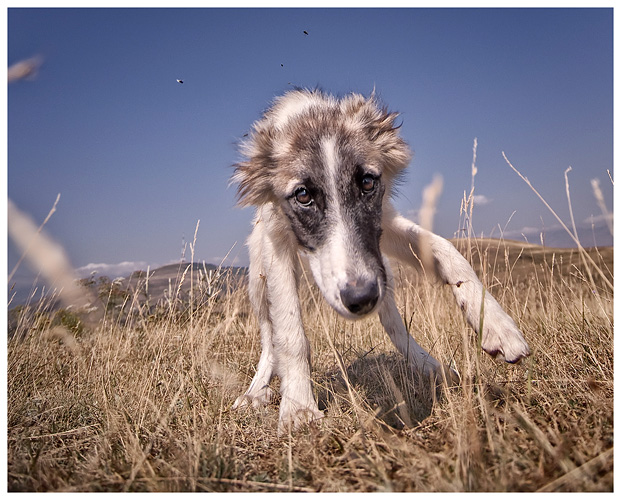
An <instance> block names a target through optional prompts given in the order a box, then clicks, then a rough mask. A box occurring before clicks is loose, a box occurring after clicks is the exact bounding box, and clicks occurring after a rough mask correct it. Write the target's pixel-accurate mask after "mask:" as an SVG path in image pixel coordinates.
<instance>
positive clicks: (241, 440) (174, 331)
mask: <svg viewBox="0 0 621 500" xmlns="http://www.w3.org/2000/svg"><path fill="white" fill-rule="evenodd" d="M457 246H458V247H462V248H460V250H462V252H463V253H464V254H465V255H466V256H467V257H468V258H469V259H470V260H471V262H472V263H473V265H474V267H475V268H476V269H477V271H478V272H479V276H480V277H481V279H482V281H483V282H484V284H485V285H486V287H487V289H488V291H489V292H491V293H492V294H493V295H494V296H495V297H496V298H497V299H498V301H499V302H500V303H501V304H502V305H503V306H504V307H505V309H506V310H507V311H508V312H509V313H510V314H511V315H512V317H513V318H514V319H515V320H516V322H517V323H518V325H519V326H520V327H521V329H522V331H523V332H524V334H525V336H526V339H527V341H528V342H529V344H530V346H531V350H532V356H531V357H530V358H528V359H526V360H525V361H523V362H522V363H521V364H519V365H515V366H514V365H508V364H505V363H502V362H498V361H495V360H492V359H491V358H489V357H488V356H487V355H485V354H483V353H480V352H478V350H477V347H476V338H475V335H474V334H473V333H472V331H471V330H470V329H469V328H468V326H467V325H466V323H465V321H464V320H463V319H462V317H461V313H460V311H459V309H458V307H457V306H456V305H455V304H454V301H453V299H452V296H451V293H450V290H449V289H448V287H444V286H442V285H439V284H435V283H430V282H428V281H427V280H426V279H425V278H424V277H421V276H419V275H416V274H415V273H413V272H411V271H409V270H406V269H404V268H399V267H396V268H395V275H396V278H397V282H398V286H397V292H396V296H397V304H398V306H399V308H400V310H401V311H402V314H403V317H404V320H405V321H406V324H407V325H408V327H409V329H410V331H411V332H412V333H413V335H414V336H415V338H416V339H417V340H418V341H419V343H421V344H422V345H423V346H424V347H425V348H427V349H428V350H430V351H431V352H432V353H433V355H434V356H435V357H436V358H437V359H439V360H442V361H444V362H446V363H450V364H451V365H452V366H453V367H454V368H455V369H456V370H457V371H458V372H459V373H460V376H461V382H460V384H459V385H458V386H456V387H452V388H444V389H442V390H437V391H436V390H434V389H433V388H431V387H430V386H429V383H428V381H427V380H424V379H421V378H418V377H417V376H416V375H415V374H413V373H411V372H410V371H409V370H408V368H407V367H406V365H405V363H404V362H403V360H402V359H401V358H400V357H399V356H398V355H397V354H396V353H395V351H394V349H393V347H392V345H391V344H390V341H389V340H388V338H387V336H386V335H385V333H384V332H383V330H382V328H381V326H380V324H379V321H378V320H377V319H376V318H374V319H368V320H363V321H359V322H349V321H346V320H343V319H341V318H340V317H338V316H337V315H336V313H334V312H333V311H332V310H331V309H330V308H329V307H328V306H327V305H325V303H324V302H323V300H322V299H321V298H320V296H319V294H318V291H317V290H316V289H315V288H314V287H309V286H308V285H307V284H306V282H305V281H304V280H302V285H301V296H302V301H303V309H304V311H305V316H306V326H307V328H306V330H307V335H308V337H309V339H310V341H311V344H312V352H313V378H314V383H315V390H316V394H317V397H318V400H319V404H320V407H321V408H322V409H324V410H325V415H326V416H325V418H324V419H323V420H322V421H320V422H317V423H316V424H312V425H310V426H308V427H306V428H303V429H301V430H300V431H299V432H296V433H294V434H293V435H288V436H284V437H281V438H279V437H278V436H277V432H276V425H277V418H278V406H277V401H276V402H274V404H272V405H269V406H268V407H266V408H264V409H261V410H240V411H232V410H231V405H232V403H233V401H234V400H235V398H236V397H237V396H238V395H240V394H241V393H242V392H243V391H244V390H245V389H246V387H247V384H248V383H249V381H250V378H251V377H252V375H253V373H254V368H255V366H256V363H257V361H258V357H259V352H260V343H259V334H258V326H257V322H256V320H255V318H254V316H253V315H252V314H251V312H250V310H249V305H248V301H247V298H246V290H245V286H232V287H230V289H227V288H225V290H228V291H227V292H226V293H221V294H216V295H214V294H213V293H211V292H210V294H208V295H205V294H204V293H203V294H202V295H201V293H202V292H201V289H199V288H198V286H197V287H196V290H195V291H194V295H193V296H194V297H195V299H196V300H195V301H194V302H192V303H191V304H190V303H189V302H187V301H186V302H185V303H184V307H179V304H175V303H174V300H170V301H169V303H168V306H166V305H165V306H164V307H163V308H161V309H160V310H159V312H158V313H157V314H155V313H154V312H153V309H152V308H151V309H147V307H146V306H145V305H143V304H142V303H140V302H139V301H134V300H132V298H131V297H129V298H127V300H126V302H125V303H124V306H123V307H125V308H131V307H132V304H133V310H132V311H131V314H129V315H127V314H126V315H124V316H120V315H119V314H118V311H117V312H115V311H114V310H113V311H112V312H111V313H109V314H108V315H107V316H106V317H105V318H104V319H103V320H102V321H101V322H100V323H98V324H97V325H96V326H95V327H94V328H93V327H90V328H89V327H85V328H83V327H82V325H81V324H76V323H70V324H69V326H67V325H68V324H67V323H66V322H65V323H62V322H61V324H63V325H64V326H55V327H54V323H52V324H51V325H50V323H49V322H45V321H44V320H43V319H42V318H43V317H44V315H43V314H26V313H23V314H22V315H21V316H20V317H19V318H18V319H17V323H16V330H15V332H14V335H12V337H11V338H10V339H9V341H8V374H7V377H8V395H7V398H8V414H7V419H8V451H7V452H8V488H9V490H10V491H311V492H328V491H350V492H351V491H355V492H362V491H536V490H544V491H611V490H612V489H613V290H612V288H611V287H610V286H609V285H608V284H607V283H606V280H608V281H609V282H612V274H613V273H612V265H613V262H612V260H613V258H612V249H611V248H604V249H600V250H596V249H593V250H589V251H588V254H589V256H590V257H591V259H592V261H589V260H587V259H586V257H585V255H586V254H585V255H581V254H580V253H579V252H578V251H577V250H567V249H563V250H559V249H550V248H547V249H546V248H542V247H538V246H535V245H527V244H521V243H515V242H510V241H494V240H485V241H474V240H472V241H471V248H466V244H465V243H464V242H463V241H462V242H458V244H457ZM180 279H182V276H181V275H180V276H179V280H180ZM183 279H188V277H187V276H185V277H183ZM219 279H222V280H226V279H232V278H230V277H228V278H227V276H226V274H225V275H224V276H222V277H221V278H219ZM135 293H136V294H138V293H140V292H139V291H136V292H135ZM128 310H129V309H128ZM121 318H122V319H121ZM330 340H331V342H330ZM330 344H332V345H333V346H334V348H331V347H330ZM340 360H342V362H343V363H342V365H340ZM339 366H344V367H345V373H342V370H341V369H339ZM277 384H278V381H277V380H276V381H274V386H275V387H277Z"/></svg>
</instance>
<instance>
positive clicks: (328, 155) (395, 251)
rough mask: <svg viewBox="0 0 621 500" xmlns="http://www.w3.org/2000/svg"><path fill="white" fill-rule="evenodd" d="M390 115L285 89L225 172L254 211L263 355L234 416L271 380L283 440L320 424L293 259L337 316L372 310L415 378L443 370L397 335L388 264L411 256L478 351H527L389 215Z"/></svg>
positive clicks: (473, 281) (395, 156)
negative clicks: (433, 280)
mask: <svg viewBox="0 0 621 500" xmlns="http://www.w3.org/2000/svg"><path fill="white" fill-rule="evenodd" d="M396 117H397V113H392V112H388V111H387V110H386V109H385V108H384V107H381V106H380V105H379V103H378V101H377V99H376V97H375V95H371V96H370V97H369V98H365V97H363V96H362V95H359V94H350V95H347V96H345V97H343V98H340V99H339V98H336V97H333V96H331V95H327V94H325V93H323V92H321V91H318V90H312V91H311V90H303V89H301V90H294V91H291V92H287V93H286V94H284V95H283V96H281V97H278V98H277V99H276V100H275V101H274V103H273V105H272V107H271V108H270V109H268V110H267V111H266V112H265V113H264V115H263V117H262V118H261V119H260V120H258V121H257V122H255V123H254V125H253V127H252V130H251V132H250V133H249V135H248V138H247V140H246V141H245V142H244V143H243V144H242V154H243V155H244V157H245V160H244V161H241V162H240V163H238V164H236V165H235V166H234V167H235V171H234V174H233V178H232V181H233V182H235V183H237V184H238V197H239V203H240V205H242V206H247V205H254V206H256V207H257V209H256V217H255V220H254V228H253V230H252V234H251V235H250V238H249V239H248V247H249V253H250V268H249V294H250V300H251V302H252V305H253V308H254V310H255V313H256V315H257V317H258V320H259V324H260V329H261V345H262V352H261V357H260V359H259V364H258V366H257V371H256V374H255V376H254V378H253V379H252V382H251V383H250V387H249V388H248V390H247V391H246V392H245V393H244V394H243V395H242V396H240V397H239V398H238V399H237V400H236V402H235V405H234V408H238V407H243V406H246V405H252V406H255V407H258V406H260V405H264V404H267V403H268V402H269V401H270V400H271V398H272V390H271V389H270V387H269V384H270V381H271V379H272V377H273V376H274V375H278V377H280V382H281V389H280V390H281V395H282V399H281V403H280V415H279V430H280V431H281V432H282V431H283V430H284V429H286V428H287V427H288V426H290V425H291V426H293V427H296V426H298V425H300V424H301V423H304V422H308V421H310V420H313V419H317V418H321V417H322V416H323V414H322V412H320V411H319V409H318V407H317V403H316V401H315V398H314V396H313V391H312V387H311V378H310V371H311V368H310V350H309V343H308V340H307V338H306V336H305V334H304V328H303V325H302V314H301V310H300V302H299V298H298V291H297V290H298V281H299V275H300V265H299V254H300V255H302V256H304V257H306V258H307V259H308V262H309V265H310V269H311V271H312V274H313V277H314V279H315V281H316V283H317V286H318V287H319V289H320V290H321V292H322V294H323V296H324V297H325V299H326V300H327V302H328V303H329V304H330V305H331V306H332V307H333V308H334V309H335V310H336V311H337V312H338V313H339V314H341V315H342V316H344V317H346V318H349V319H359V318H361V317H363V316H366V315H368V314H371V313H373V312H377V313H378V314H379V318H380V321H381V323H382V326H383V327H384V329H385V330H386V332H387V333H388V336H389V337H390V339H391V340H392V342H393V343H394V345H395V346H396V348H397V349H398V350H399V351H400V352H401V353H402V354H403V355H404V356H405V357H406V359H407V360H408V361H409V362H410V363H411V364H412V365H413V367H414V368H415V369H417V370H421V371H424V372H429V373H437V372H439V370H441V368H442V367H441V364H440V363H439V362H438V361H437V360H435V359H434V358H433V357H432V356H430V354H429V353H428V352H427V351H425V349H423V348H422V347H421V346H420V345H418V344H417V343H416V341H415V340H414V339H413V338H412V337H411V336H410V335H409V334H408V332H407V331H406V328H405V326H404V324H403V321H402V319H401V316H400V314H399V311H398V309H397V307H396V305H395V301H394V298H393V294H392V289H393V286H392V284H393V281H392V275H391V271H390V266H389V263H388V259H387V257H392V258H396V259H398V260H400V261H402V262H404V263H406V264H410V265H416V264H417V263H418V262H419V256H420V255H423V254H426V255H428V256H429V257H430V258H429V261H431V262H432V268H433V269H432V270H433V271H434V272H435V274H436V276H438V277H439V278H440V279H441V280H442V281H443V282H444V283H447V284H449V285H450V286H451V288H452V291H453V294H454V296H455V300H456V301H457V303H458V304H459V306H460V308H461V310H462V311H463V313H464V315H465V317H466V319H467V321H468V323H469V324H470V325H471V326H472V328H473V329H474V330H475V331H476V332H477V333H478V329H479V328H480V325H481V324H483V332H481V339H482V342H481V346H482V348H483V349H484V350H485V351H486V352H488V353H489V354H491V355H492V356H495V357H498V358H501V359H504V360H505V361H507V362H509V363H515V362H517V361H519V360H520V359H521V358H523V357H525V356H528V355H529V348H528V345H527V344H526V341H525V340H524V337H523V336H522V333H521V332H520V331H519V329H518V328H517V326H516V325H515V323H514V322H513V320H512V319H511V318H510V317H509V316H508V315H507V314H506V313H505V312H504V311H503V310H502V308H501V307H500V305H499V304H498V303H497V302H496V300H495V299H494V298H493V297H492V295H491V294H490V293H489V292H485V291H484V289H483V285H482V284H481V282H480V281H479V280H478V278H477V276H476V274H475V272H474V271H473V269H472V267H471V266H470V265H469V264H468V262H467V261H466V259H464V257H463V256H462V255H461V254H460V253H459V252H458V251H457V250H456V249H455V247H454V246H453V245H452V244H451V243H450V242H449V241H447V240H445V239H444V238H441V237H439V236H437V235H435V234H433V233H431V232H429V231H425V230H423V229H422V228H421V227H419V226H417V225H416V224H414V223H413V222H411V221H410V220H408V219H406V218H404V217H402V216H401V215H400V214H399V213H397V211H396V210H395V209H394V208H393V205H392V203H391V195H392V192H393V188H394V185H395V181H396V180H397V179H398V177H399V175H400V173H401V172H402V171H403V170H404V169H405V168H406V166H407V165H408V163H409V161H410V157H411V155H410V150H409V148H408V146H407V144H406V143H405V142H404V141H403V139H401V137H400V136H399V130H398V128H399V127H398V126H396V125H395V119H396ZM482 301H484V303H483V307H482V304H481V302H482ZM482 311H484V321H483V322H482V323H481V312H482Z"/></svg>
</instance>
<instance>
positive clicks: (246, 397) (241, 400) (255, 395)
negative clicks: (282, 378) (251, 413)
mask: <svg viewBox="0 0 621 500" xmlns="http://www.w3.org/2000/svg"><path fill="white" fill-rule="evenodd" d="M273 398H274V391H273V390H272V389H271V388H270V387H269V386H268V385H266V386H263V387H261V388H260V389H259V390H258V391H250V390H249V391H247V392H246V393H245V394H243V395H242V396H239V397H238V398H237V399H236V400H235V403H234V404H233V409H234V410H236V409H237V408H244V407H247V406H252V407H253V408H260V407H262V406H266V405H268V404H270V403H271V402H272V399H273Z"/></svg>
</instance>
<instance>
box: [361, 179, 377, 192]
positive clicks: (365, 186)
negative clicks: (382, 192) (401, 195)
mask: <svg viewBox="0 0 621 500" xmlns="http://www.w3.org/2000/svg"><path fill="white" fill-rule="evenodd" d="M375 183H376V181H375V177H373V176H372V175H371V174H366V175H364V176H363V177H362V180H361V181H360V189H362V192H363V193H365V194H369V193H371V192H372V191H373V190H374V189H375Z"/></svg>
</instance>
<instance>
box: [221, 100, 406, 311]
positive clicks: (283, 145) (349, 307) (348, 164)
mask: <svg viewBox="0 0 621 500" xmlns="http://www.w3.org/2000/svg"><path fill="white" fill-rule="evenodd" d="M396 117H397V114H396V113H389V112H388V111H386V109H385V108H382V107H380V106H379V105H378V102H377V99H376V98H375V96H374V95H372V96H371V97H369V98H365V97H363V96H361V95H359V94H350V95H348V96H346V97H344V98H342V99H337V98H334V97H332V96H329V95H326V94H323V93H322V92H319V91H309V90H296V91H292V92H288V93H286V94H284V95H283V96H281V97H279V98H277V99H276V101H275V102H274V105H273V106H272V107H271V108H270V109H269V110H268V111H267V112H266V113H265V114H264V116H263V117H262V118H261V119H260V120H259V121H257V122H256V123H255V124H254V125H253V129H252V131H251V132H250V134H249V137H248V140H247V141H246V142H245V143H244V144H243V145H242V152H243V153H244V155H245V156H246V161H243V162H240V163H238V164H237V165H235V174H234V176H233V181H234V182H238V183H239V185H238V195H239V199H240V204H241V205H257V206H258V205H262V204H266V203H272V204H273V205H274V207H276V208H277V209H279V210H281V211H282V213H283V214H284V215H285V216H286V217H287V219H288V220H289V222H290V227H291V230H292V231H293V233H294V235H295V237H296V238H297V241H298V243H299V245H300V247H301V249H302V250H303V251H304V252H305V253H306V254H307V255H308V257H309V262H310V265H311V270H312V272H313V276H314V278H315V281H316V282H317V284H318V286H319V288H320V289H321V291H322V293H323V295H324V296H325V297H326V299H327V300H328V302H329V303H330V305H331V306H332V307H333V308H334V309H336V311H337V312H339V313H340V314H342V315H344V316H346V317H349V318H358V317H361V316H363V315H365V314H368V313H370V312H371V311H373V310H374V309H375V308H376V307H377V305H379V304H380V302H381V300H382V297H383V296H384V293H385V289H386V271H385V269H384V264H383V260H382V255H381V252H380V236H381V231H382V227H381V222H382V205H383V200H384V198H385V197H386V198H387V197H389V196H390V193H391V190H392V187H393V184H394V182H395V180H396V178H397V176H398V175H399V173H400V172H401V171H402V170H403V169H404V168H405V167H406V166H407V164H408V162H409V160H410V151H409V148H408V147H407V145H406V144H405V142H404V141H403V140H402V139H401V138H400V137H399V135H398V130H397V129H398V127H397V126H395V119H396Z"/></svg>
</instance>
